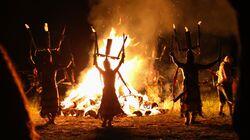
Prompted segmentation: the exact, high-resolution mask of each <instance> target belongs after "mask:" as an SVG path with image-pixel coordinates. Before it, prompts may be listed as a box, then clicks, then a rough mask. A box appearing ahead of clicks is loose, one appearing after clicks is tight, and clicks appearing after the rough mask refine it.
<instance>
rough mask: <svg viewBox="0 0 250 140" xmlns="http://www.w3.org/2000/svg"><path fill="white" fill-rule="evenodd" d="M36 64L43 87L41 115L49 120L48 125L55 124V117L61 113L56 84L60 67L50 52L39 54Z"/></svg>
mask: <svg viewBox="0 0 250 140" xmlns="http://www.w3.org/2000/svg"><path fill="white" fill-rule="evenodd" d="M34 62H35V66H36V68H37V70H38V73H39V75H38V76H39V79H40V82H41V86H42V92H41V104H40V105H41V112H40V115H41V117H43V118H45V117H46V118H48V124H54V120H55V117H56V115H57V114H58V113H59V93H58V88H57V84H56V74H57V69H58V66H57V64H56V63H55V62H54V61H53V58H52V55H51V52H50V51H49V50H46V51H40V52H37V57H36V61H34Z"/></svg>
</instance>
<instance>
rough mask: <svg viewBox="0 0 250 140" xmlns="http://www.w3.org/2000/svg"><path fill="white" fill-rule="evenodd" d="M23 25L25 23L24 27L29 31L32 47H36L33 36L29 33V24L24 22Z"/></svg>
mask: <svg viewBox="0 0 250 140" xmlns="http://www.w3.org/2000/svg"><path fill="white" fill-rule="evenodd" d="M24 25H25V28H26V29H27V31H28V32H29V36H30V38H31V42H32V44H33V46H34V48H35V49H37V47H36V43H35V41H34V37H33V35H32V33H31V30H30V26H29V25H28V24H24Z"/></svg>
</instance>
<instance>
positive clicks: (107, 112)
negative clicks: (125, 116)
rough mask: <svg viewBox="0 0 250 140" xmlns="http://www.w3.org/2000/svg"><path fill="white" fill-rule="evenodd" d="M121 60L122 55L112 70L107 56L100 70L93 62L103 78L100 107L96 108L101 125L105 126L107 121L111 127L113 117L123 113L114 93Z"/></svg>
mask: <svg viewBox="0 0 250 140" xmlns="http://www.w3.org/2000/svg"><path fill="white" fill-rule="evenodd" d="M123 60H124V57H122V59H121V60H120V62H119V64H118V66H117V67H116V68H115V69H114V70H113V69H111V66H110V62H109V60H108V59H107V58H106V59H105V61H104V62H103V65H104V70H102V69H101V68H100V67H99V66H98V64H97V62H95V66H96V68H97V69H98V70H99V72H100V73H101V75H102V77H103V80H104V88H103V94H102V100H101V105H100V108H99V110H98V115H99V116H100V117H101V118H102V120H103V123H102V127H106V123H107V121H108V126H109V127H112V120H113V117H114V116H116V115H118V114H122V113H124V112H123V110H122V109H121V105H120V103H119V101H118V98H117V95H116V93H115V91H116V90H115V76H116V73H117V72H118V70H119V68H120V66H121V64H122V62H123ZM95 61H96V59H95Z"/></svg>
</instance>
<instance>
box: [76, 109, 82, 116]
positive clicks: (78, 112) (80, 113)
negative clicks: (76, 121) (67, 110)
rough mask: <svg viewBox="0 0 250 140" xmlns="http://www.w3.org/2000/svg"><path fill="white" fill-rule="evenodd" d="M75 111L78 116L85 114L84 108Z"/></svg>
mask: <svg viewBox="0 0 250 140" xmlns="http://www.w3.org/2000/svg"><path fill="white" fill-rule="evenodd" d="M75 113H76V116H77V117H80V116H84V110H75Z"/></svg>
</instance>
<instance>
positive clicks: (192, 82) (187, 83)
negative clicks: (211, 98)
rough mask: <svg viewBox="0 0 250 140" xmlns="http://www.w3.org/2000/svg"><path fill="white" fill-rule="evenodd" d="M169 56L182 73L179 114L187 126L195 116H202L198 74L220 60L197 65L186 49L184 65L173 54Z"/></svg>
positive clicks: (193, 121) (189, 51)
mask: <svg viewBox="0 0 250 140" xmlns="http://www.w3.org/2000/svg"><path fill="white" fill-rule="evenodd" d="M170 56H171V57H172V60H173V62H174V63H175V64H176V65H177V66H178V67H179V68H181V69H182V71H183V77H184V82H183V84H184V88H183V94H182V96H181V101H182V103H181V112H183V114H184V116H185V124H186V125H189V124H190V123H195V118H196V116H197V114H199V115H200V116H203V115H202V102H201V95H200V89H199V88H200V87H199V77H198V72H199V70H201V69H208V68H210V67H212V66H213V65H215V64H216V63H217V62H218V61H219V60H220V58H218V59H217V60H216V61H214V62H212V63H210V64H207V65H202V64H197V63H195V62H194V54H193V52H192V50H191V49H188V51H187V52H186V63H181V62H179V61H178V60H177V59H176V58H175V56H174V54H173V52H171V53H170Z"/></svg>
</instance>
